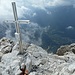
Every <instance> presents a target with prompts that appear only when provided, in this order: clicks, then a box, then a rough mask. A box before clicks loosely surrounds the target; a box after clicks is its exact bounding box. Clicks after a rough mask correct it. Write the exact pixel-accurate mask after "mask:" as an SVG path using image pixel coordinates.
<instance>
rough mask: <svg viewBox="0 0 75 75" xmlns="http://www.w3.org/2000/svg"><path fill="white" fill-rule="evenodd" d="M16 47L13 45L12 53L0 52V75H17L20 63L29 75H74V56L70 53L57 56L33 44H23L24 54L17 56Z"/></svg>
mask: <svg viewBox="0 0 75 75" xmlns="http://www.w3.org/2000/svg"><path fill="white" fill-rule="evenodd" d="M9 46H10V45H9ZM17 47H18V45H16V46H15V44H14V45H13V46H12V51H9V52H6V53H3V52H2V50H1V51H0V52H1V55H0V58H1V61H0V75H19V73H20V72H21V71H20V65H21V63H25V64H26V68H27V70H28V71H29V75H75V54H74V53H73V52H72V51H71V52H70V51H69V52H67V53H65V54H64V55H63V56H58V55H56V54H52V53H47V52H46V51H45V50H44V49H42V48H41V47H39V46H36V45H34V44H26V43H25V44H24V47H23V50H24V54H19V50H17ZM69 47H72V44H71V45H69ZM0 49H1V47H0ZM8 50H9V49H8Z"/></svg>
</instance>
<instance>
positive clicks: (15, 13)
mask: <svg viewBox="0 0 75 75" xmlns="http://www.w3.org/2000/svg"><path fill="white" fill-rule="evenodd" d="M12 9H13V15H14V20H7V21H5V22H7V23H15V27H16V33H15V36H16V37H17V40H18V42H19V49H20V53H23V48H22V38H21V32H20V28H19V24H29V20H18V16H17V9H16V3H15V2H12Z"/></svg>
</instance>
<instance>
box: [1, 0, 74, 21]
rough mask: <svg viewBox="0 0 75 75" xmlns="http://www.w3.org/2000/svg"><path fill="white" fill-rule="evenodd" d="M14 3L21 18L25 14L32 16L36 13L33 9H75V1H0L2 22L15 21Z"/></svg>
mask: <svg viewBox="0 0 75 75" xmlns="http://www.w3.org/2000/svg"><path fill="white" fill-rule="evenodd" d="M13 1H15V2H16V4H17V11H18V16H19V18H22V17H24V16H23V15H24V14H26V15H29V16H31V14H32V13H35V12H34V11H33V10H34V9H32V8H31V7H33V8H39V9H42V10H45V11H47V9H46V7H51V6H65V5H73V6H74V7H75V0H0V20H2V19H13V12H12V6H11V2H13ZM47 14H51V12H50V13H49V12H48V11H47ZM33 15H35V14H33Z"/></svg>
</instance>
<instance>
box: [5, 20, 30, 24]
mask: <svg viewBox="0 0 75 75" xmlns="http://www.w3.org/2000/svg"><path fill="white" fill-rule="evenodd" d="M4 22H6V23H16V22H17V23H18V24H29V23H30V20H18V21H14V20H6V21H4Z"/></svg>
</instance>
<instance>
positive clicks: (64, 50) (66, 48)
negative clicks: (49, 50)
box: [56, 43, 75, 55]
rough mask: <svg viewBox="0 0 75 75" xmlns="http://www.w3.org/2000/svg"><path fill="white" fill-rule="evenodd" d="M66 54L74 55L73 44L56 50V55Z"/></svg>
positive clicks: (74, 46) (74, 48) (74, 44)
mask: <svg viewBox="0 0 75 75" xmlns="http://www.w3.org/2000/svg"><path fill="white" fill-rule="evenodd" d="M66 52H73V53H74V54H75V43H72V44H70V45H64V46H60V48H58V50H57V52H56V54H58V55H64V54H65V53H66Z"/></svg>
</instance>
